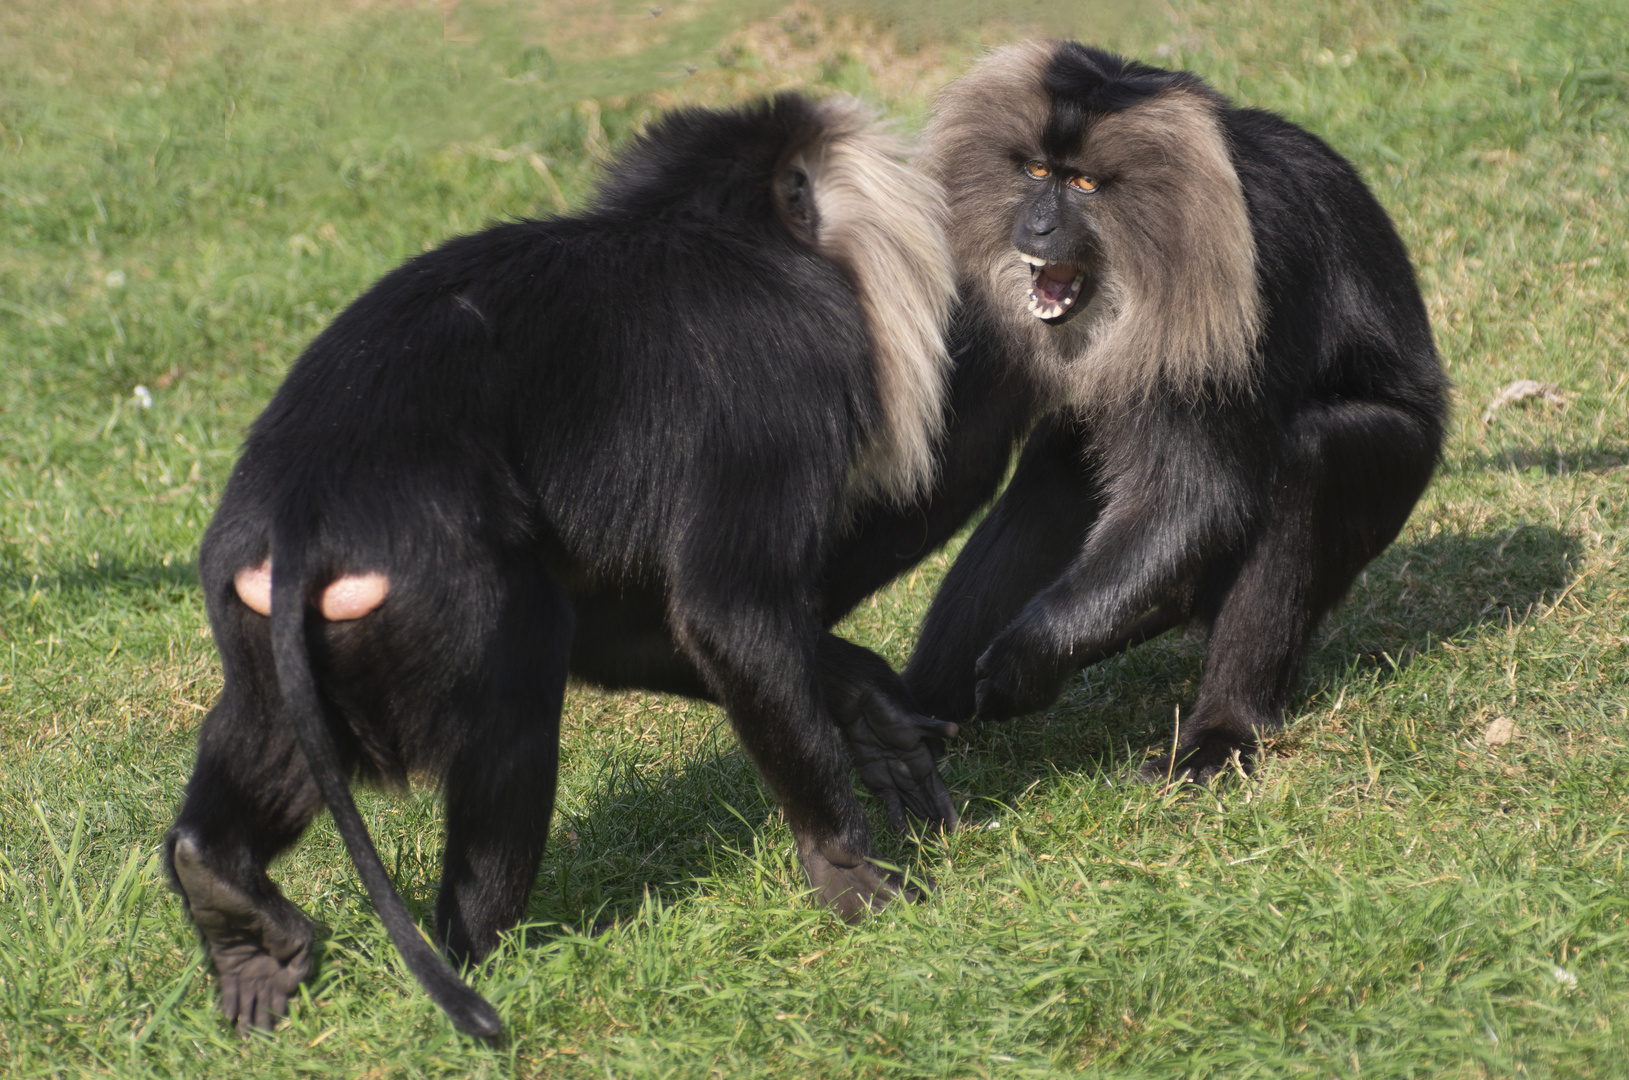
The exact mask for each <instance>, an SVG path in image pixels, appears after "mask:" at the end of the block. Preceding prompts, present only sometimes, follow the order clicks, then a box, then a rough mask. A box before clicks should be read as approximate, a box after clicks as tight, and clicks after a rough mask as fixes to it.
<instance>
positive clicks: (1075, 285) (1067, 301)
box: [1023, 255, 1086, 319]
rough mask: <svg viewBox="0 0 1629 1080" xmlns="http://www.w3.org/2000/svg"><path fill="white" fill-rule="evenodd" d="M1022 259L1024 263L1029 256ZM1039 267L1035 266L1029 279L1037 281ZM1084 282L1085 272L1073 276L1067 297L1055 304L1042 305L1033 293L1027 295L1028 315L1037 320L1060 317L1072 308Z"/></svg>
mask: <svg viewBox="0 0 1629 1080" xmlns="http://www.w3.org/2000/svg"><path fill="white" fill-rule="evenodd" d="M1023 257H1024V259H1025V260H1026V261H1027V260H1028V259H1029V256H1027V255H1025V256H1023ZM1045 265H1046V263H1045V262H1042V263H1041V264H1040V266H1045ZM1040 266H1037V267H1035V269H1033V270H1031V271H1030V277H1031V279H1035V280H1038V279H1039V278H1040V276H1041V270H1040ZM1085 281H1086V272H1085V271H1084V270H1083V271H1081V272H1080V273H1078V274H1076V275H1075V280H1074V281H1072V282H1070V283H1069V295H1067V296H1065V297H1064V298H1063V299H1062V300H1060V301H1058V302H1057V303H1055V304H1045V305H1043V304H1042V303H1041V298H1040V297H1038V296H1036V295H1035V293H1033V292H1031V293H1030V294H1029V313H1030V314H1031V315H1033V316H1035V317H1036V318H1037V319H1056V318H1057V317H1058V316H1059V315H1062V314H1063V313H1064V312H1065V311H1068V310H1069V309H1070V308H1071V307H1073V306H1074V303H1075V298H1076V297H1077V296H1079V295H1080V287H1081V285H1083V284H1084V283H1085Z"/></svg>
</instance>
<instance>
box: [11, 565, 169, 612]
mask: <svg viewBox="0 0 1629 1080" xmlns="http://www.w3.org/2000/svg"><path fill="white" fill-rule="evenodd" d="M155 586H157V587H160V588H166V589H168V588H175V587H179V588H190V589H196V588H197V587H198V562H197V560H196V559H188V560H186V561H179V560H177V561H172V562H171V563H170V564H169V565H168V566H166V565H164V564H163V563H155V562H134V561H127V560H124V559H120V558H117V557H103V558H101V559H99V560H98V561H97V564H96V565H95V566H83V565H77V564H76V565H75V566H73V567H70V568H69V569H66V570H59V571H57V572H55V573H49V574H35V573H28V572H25V571H20V570H9V569H8V570H0V596H4V595H7V594H10V595H14V596H19V595H20V596H22V597H24V598H25V599H26V598H27V597H28V596H30V595H32V594H33V593H36V592H38V593H42V594H46V593H50V594H54V595H55V596H58V597H61V598H63V599H65V600H67V601H69V602H73V601H74V600H76V599H80V598H83V597H87V596H95V597H99V596H100V595H101V594H103V593H107V592H109V591H119V590H122V591H126V592H135V591H145V590H148V589H151V588H153V587H155Z"/></svg>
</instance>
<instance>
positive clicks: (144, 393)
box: [130, 386, 153, 409]
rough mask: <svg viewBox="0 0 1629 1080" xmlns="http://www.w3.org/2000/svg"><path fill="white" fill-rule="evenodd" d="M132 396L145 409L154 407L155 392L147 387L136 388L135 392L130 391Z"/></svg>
mask: <svg viewBox="0 0 1629 1080" xmlns="http://www.w3.org/2000/svg"><path fill="white" fill-rule="evenodd" d="M130 396H131V397H133V398H135V399H136V402H137V404H139V405H140V406H141V407H142V408H144V409H151V408H152V407H153V392H152V391H151V390H149V389H147V388H146V387H145V386H138V387H136V388H135V389H134V390H132V391H130Z"/></svg>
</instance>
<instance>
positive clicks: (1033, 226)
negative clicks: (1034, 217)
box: [1029, 221, 1057, 236]
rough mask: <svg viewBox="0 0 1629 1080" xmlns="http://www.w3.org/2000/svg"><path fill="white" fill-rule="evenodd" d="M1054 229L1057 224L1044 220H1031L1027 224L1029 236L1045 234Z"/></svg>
mask: <svg viewBox="0 0 1629 1080" xmlns="http://www.w3.org/2000/svg"><path fill="white" fill-rule="evenodd" d="M1055 229H1057V226H1056V225H1054V224H1052V223H1051V222H1050V221H1044V222H1034V221H1032V222H1030V224H1029V232H1030V235H1031V236H1046V235H1047V234H1048V233H1050V232H1052V231H1054V230H1055Z"/></svg>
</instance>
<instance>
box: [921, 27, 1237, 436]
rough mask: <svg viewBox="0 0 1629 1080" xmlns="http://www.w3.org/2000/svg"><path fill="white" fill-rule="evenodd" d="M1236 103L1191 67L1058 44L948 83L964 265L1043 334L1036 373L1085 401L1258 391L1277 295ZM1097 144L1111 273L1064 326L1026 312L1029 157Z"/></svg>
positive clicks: (1105, 254) (990, 298)
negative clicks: (1240, 152) (1023, 174)
mask: <svg viewBox="0 0 1629 1080" xmlns="http://www.w3.org/2000/svg"><path fill="white" fill-rule="evenodd" d="M1224 108H1226V100H1225V99H1224V98H1222V97H1221V95H1219V94H1217V93H1216V92H1215V91H1214V90H1212V89H1211V88H1210V87H1209V86H1208V85H1206V84H1205V82H1204V80H1202V79H1201V78H1199V77H1198V76H1197V75H1194V74H1192V73H1191V72H1185V71H1166V70H1164V69H1161V68H1155V67H1150V66H1148V65H1146V64H1141V63H1138V62H1136V61H1130V60H1125V59H1122V58H1121V57H1118V56H1115V55H1113V54H1112V53H1107V52H1104V51H1102V50H1100V49H1091V48H1087V47H1086V46H1083V45H1079V44H1077V43H1075V42H1056V41H1033V42H1026V43H1024V44H1022V45H1017V46H1011V47H1009V48H1006V49H1001V50H997V51H996V52H994V53H992V54H991V55H990V56H989V57H987V58H986V59H984V60H983V61H981V62H980V63H979V64H978V65H977V66H975V68H974V69H973V71H972V72H971V73H969V74H968V75H966V76H963V77H962V79H960V80H958V81H957V82H956V83H952V84H951V86H950V87H948V88H947V89H946V90H945V91H944V92H943V93H942V94H941V96H940V99H939V102H938V105H937V109H936V113H935V115H934V117H933V119H932V120H930V122H929V125H928V131H927V137H926V140H925V142H926V145H927V147H928V148H929V152H930V154H931V158H930V160H928V161H927V162H926V163H925V164H926V167H927V168H928V170H929V171H930V172H932V173H933V174H934V175H935V176H937V177H939V178H940V179H941V180H942V181H943V182H944V183H945V185H946V186H947V188H948V189H949V192H950V206H951V226H950V230H951V241H952V245H953V247H954V248H955V250H956V256H957V261H958V266H959V268H960V270H961V273H962V276H963V280H964V281H965V282H967V283H968V285H969V287H970V289H971V290H973V291H976V292H978V293H979V294H980V295H981V299H982V300H983V302H984V303H985V305H986V306H987V307H988V308H989V309H990V310H991V311H992V312H993V313H994V314H995V315H996V316H997V317H998V318H1000V319H1001V320H1002V322H1003V324H1004V325H1005V326H1007V328H1008V329H1009V331H1010V332H1011V333H1012V334H1013V335H1014V336H1015V337H1016V338H1017V339H1018V340H1020V341H1022V342H1024V343H1025V344H1026V345H1027V346H1028V355H1029V358H1030V363H1031V364H1032V366H1033V369H1034V370H1032V371H1031V372H1030V374H1031V375H1032V376H1034V377H1037V378H1039V379H1044V380H1045V381H1047V382H1048V383H1050V384H1051V385H1052V386H1053V387H1054V388H1055V389H1056V390H1058V391H1059V392H1061V393H1064V394H1065V395H1067V396H1068V397H1069V398H1070V399H1071V400H1074V401H1076V402H1077V403H1080V404H1083V405H1084V404H1092V403H1098V404H1108V405H1115V404H1125V403H1129V402H1134V401H1137V400H1140V399H1142V398H1146V397H1147V396H1149V395H1151V394H1155V393H1162V394H1174V395H1176V396H1178V397H1182V398H1187V399H1197V398H1199V397H1202V396H1204V395H1205V394H1208V393H1214V392H1217V391H1221V392H1234V391H1243V392H1246V393H1248V392H1250V391H1251V390H1252V389H1253V386H1254V382H1255V379H1256V376H1257V373H1258V368H1259V356H1258V354H1257V341H1258V339H1259V336H1260V330H1261V320H1262V301H1261V298H1260V291H1259V286H1258V283H1257V278H1256V244H1255V234H1254V231H1253V229H1252V227H1251V223H1250V213H1249V208H1248V205H1247V204H1246V202H1245V199H1244V191H1243V187H1242V185H1241V184H1240V181H1239V176H1238V172H1237V170H1235V168H1234V166H1233V161H1232V157H1231V153H1230V151H1229V148H1228V142H1227V137H1226V135H1225V133H1224V131H1223V129H1222V124H1221V110H1223V109H1224ZM1003 113H1004V114H1005V115H1002V114H1003ZM1081 153H1084V155H1085V156H1086V158H1087V159H1088V160H1090V161H1091V162H1093V163H1094V164H1097V165H1099V166H1101V168H1102V170H1103V172H1104V174H1105V176H1106V178H1107V180H1106V182H1105V184H1104V186H1103V188H1102V189H1101V192H1100V194H1099V195H1098V197H1096V198H1095V199H1094V201H1093V204H1092V211H1091V215H1092V222H1093V224H1094V226H1095V228H1096V235H1097V240H1098V242H1099V244H1100V246H1101V250H1102V273H1101V277H1100V279H1099V280H1098V281H1097V282H1095V285H1096V292H1095V294H1094V295H1093V297H1092V299H1091V301H1090V302H1089V304H1088V305H1087V306H1086V308H1085V309H1084V310H1082V311H1081V312H1080V313H1079V315H1077V316H1076V317H1075V318H1074V319H1072V320H1070V321H1068V322H1066V323H1063V324H1061V325H1059V326H1055V327H1054V326H1049V325H1047V324H1045V323H1042V322H1040V321H1039V320H1037V319H1035V318H1034V317H1033V316H1031V315H1030V314H1029V313H1028V311H1027V310H1026V303H1025V300H1026V297H1027V294H1028V290H1029V287H1030V281H1029V275H1028V271H1027V268H1026V267H1024V266H1023V265H1022V263H1021V262H1020V261H1019V260H1017V259H1016V258H1015V257H1014V249H1013V247H1012V242H1011V229H1012V224H1013V220H1014V215H1015V214H1016V213H1017V210H1018V208H1019V205H1020V203H1021V202H1022V200H1023V199H1024V197H1025V196H1024V192H1023V190H1022V185H1019V184H1015V183H1014V182H1013V166H1012V162H1013V160H1014V155H1015V154H1016V155H1020V156H1026V155H1028V156H1038V157H1039V156H1047V155H1050V156H1053V157H1066V156H1070V155H1074V154H1081Z"/></svg>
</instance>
